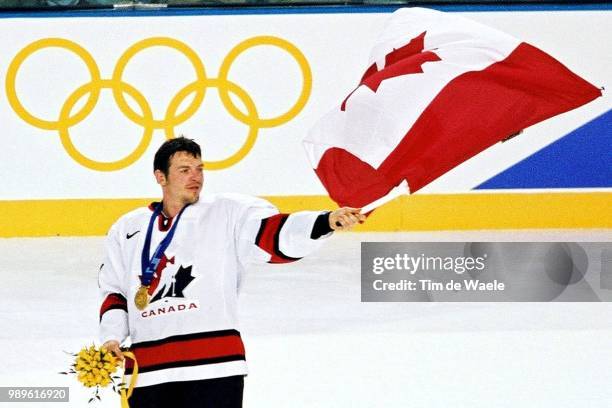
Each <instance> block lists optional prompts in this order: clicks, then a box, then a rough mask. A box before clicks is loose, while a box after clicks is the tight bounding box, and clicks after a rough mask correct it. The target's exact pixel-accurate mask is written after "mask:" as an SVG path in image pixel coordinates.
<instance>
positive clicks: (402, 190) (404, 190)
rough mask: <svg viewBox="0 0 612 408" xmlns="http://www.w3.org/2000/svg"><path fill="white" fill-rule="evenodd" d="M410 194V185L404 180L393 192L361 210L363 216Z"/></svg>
mask: <svg viewBox="0 0 612 408" xmlns="http://www.w3.org/2000/svg"><path fill="white" fill-rule="evenodd" d="M408 193H410V189H409V188H408V183H407V182H406V180H403V181H402V182H401V183H400V184H399V185H398V186H396V187H394V188H393V190H391V191H389V192H388V193H387V195H385V196H383V197H381V198H379V199H377V200H375V201H372V202H371V203H370V204H368V205H365V206H363V207H362V208H361V213H362V214H367V213H369V212H371V211H373V210H374V209H376V208H378V207H380V206H382V205H384V204H387V203H388V202H389V201H391V200H393V199H395V198H397V197H399V196H401V195H404V194H408Z"/></svg>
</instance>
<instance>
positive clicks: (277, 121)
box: [219, 36, 312, 127]
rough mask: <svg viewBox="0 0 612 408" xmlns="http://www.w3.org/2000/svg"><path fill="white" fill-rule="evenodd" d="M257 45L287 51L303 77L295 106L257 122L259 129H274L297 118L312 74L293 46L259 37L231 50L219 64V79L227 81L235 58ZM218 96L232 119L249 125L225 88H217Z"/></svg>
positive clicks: (272, 38)
mask: <svg viewBox="0 0 612 408" xmlns="http://www.w3.org/2000/svg"><path fill="white" fill-rule="evenodd" d="M258 45H272V46H275V47H278V48H281V49H283V50H285V51H287V52H288V53H289V54H290V55H291V56H292V57H293V58H295V60H296V62H297V63H298V65H299V66H300V69H301V71H302V75H303V81H304V83H303V84H302V92H301V93H300V96H299V97H298V100H297V101H296V102H295V104H294V105H293V106H292V107H291V108H290V109H289V110H288V111H287V112H285V113H284V114H282V115H279V116H278V117H276V118H270V119H259V120H258V121H257V125H258V126H259V127H274V126H278V125H281V124H283V123H286V122H288V121H289V120H291V119H292V118H294V117H295V116H297V114H298V113H300V111H301V110H302V108H304V106H305V105H306V102H307V101H308V97H309V96H310V91H311V90H312V73H311V72H310V66H309V65H308V61H307V60H306V57H304V54H302V53H301V52H300V50H299V49H298V48H297V47H296V46H295V45H293V44H291V43H290V42H288V41H286V40H283V39H281V38H278V37H271V36H261V37H253V38H249V39H248V40H245V41H243V42H241V43H240V44H238V45H236V46H235V47H234V48H232V50H231V51H230V52H229V53H228V54H227V57H225V59H224V60H223V63H222V64H221V68H220V69H219V79H220V80H222V81H227V76H228V75H229V70H230V68H231V66H232V64H233V63H234V61H235V60H236V58H238V56H239V55H240V54H241V53H243V52H244V51H246V50H248V49H249V48H252V47H256V46H258ZM219 96H220V97H221V101H222V102H223V106H225V108H226V109H227V110H228V111H229V112H230V113H231V114H232V116H233V117H235V118H236V119H238V120H239V121H241V122H242V123H244V124H248V123H249V118H247V117H246V116H245V115H244V114H243V113H242V112H240V110H239V109H238V108H236V105H234V103H233V102H232V100H231V98H230V97H229V95H228V93H227V90H226V89H225V88H219Z"/></svg>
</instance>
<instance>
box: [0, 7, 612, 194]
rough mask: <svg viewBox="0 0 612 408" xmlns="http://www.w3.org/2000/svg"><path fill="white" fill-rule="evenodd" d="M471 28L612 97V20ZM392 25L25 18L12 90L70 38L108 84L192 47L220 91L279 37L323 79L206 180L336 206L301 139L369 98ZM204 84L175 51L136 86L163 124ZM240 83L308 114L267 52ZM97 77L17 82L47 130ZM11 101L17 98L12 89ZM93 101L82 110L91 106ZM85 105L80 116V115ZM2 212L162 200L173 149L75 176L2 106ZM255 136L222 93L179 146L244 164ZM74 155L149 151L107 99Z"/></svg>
mask: <svg viewBox="0 0 612 408" xmlns="http://www.w3.org/2000/svg"><path fill="white" fill-rule="evenodd" d="M464 14H465V15H466V16H468V17H470V18H473V19H475V20H478V21H480V22H483V23H485V24H488V25H490V26H493V27H496V28H499V29H501V30H503V31H506V32H508V33H510V34H513V35H514V36H516V37H518V38H521V39H523V40H526V41H528V42H531V43H532V44H534V45H536V46H538V47H540V48H542V49H543V50H545V51H547V52H548V53H550V54H552V55H553V56H555V57H556V58H557V59H559V60H560V61H562V62H563V63H565V64H566V65H567V66H568V67H569V68H570V69H572V70H573V71H575V72H576V73H578V74H579V75H581V76H583V77H584V78H586V79H587V80H589V81H591V82H592V83H594V84H596V85H598V86H608V87H609V86H610V80H611V79H612V78H611V75H612V74H611V73H612V58H610V55H609V53H608V52H606V46H605V44H609V42H610V39H612V24H611V23H612V18H611V15H612V13H610V12H607V11H559V12H551V11H541V12H540V11H538V12H535V11H531V12H477V13H476V12H475V13H464ZM387 17H388V14H312V15H233V16H174V17H126V18H118V17H95V18H93V17H84V18H38V19H37V18H15V19H3V20H0V36H1V38H4V39H9V40H6V41H2V43H1V44H0V78H1V79H2V81H3V82H4V81H5V78H6V73H7V69H8V67H9V65H10V63H11V61H12V60H13V58H14V56H15V55H16V54H17V53H18V52H19V51H20V50H21V49H23V48H24V47H26V46H27V45H28V44H30V43H32V42H33V41H36V40H39V39H41V38H48V37H61V38H66V39H69V40H71V41H74V42H76V43H78V44H79V45H81V46H82V47H84V48H85V49H87V50H88V51H89V53H90V54H91V55H92V56H93V58H94V59H95V61H96V63H97V65H98V66H99V68H100V73H101V77H102V78H105V79H108V78H110V77H111V76H112V72H113V70H114V68H115V65H116V61H117V60H118V58H119V56H120V55H121V54H122V53H123V52H124V51H125V50H126V49H127V48H128V47H130V46H131V45H133V44H134V43H136V42H138V41H140V40H142V39H145V38H148V37H157V36H167V37H172V38H175V39H178V40H181V41H183V42H185V43H186V44H188V45H189V46H190V47H191V48H192V49H193V50H195V51H196V52H197V54H198V55H199V57H200V59H201V60H202V61H203V63H204V65H205V67H206V72H207V76H208V77H216V76H217V72H218V69H219V66H220V64H221V61H222V60H223V58H224V57H225V56H226V55H227V53H228V52H229V51H230V49H231V48H232V47H234V46H235V45H236V44H238V43H239V42H241V41H243V40H245V39H248V38H250V37H254V36H261V35H273V36H278V37H281V38H283V39H285V40H288V41H289V42H291V43H292V44H294V45H295V46H296V47H297V48H299V49H300V50H301V52H302V53H303V54H304V55H305V56H306V58H307V60H308V62H309V65H310V67H311V69H312V75H313V88H312V94H311V96H310V99H309V100H308V103H307V104H306V106H305V108H304V109H303V110H302V111H301V113H300V114H299V115H298V116H297V117H296V118H294V119H293V120H291V121H290V122H288V123H286V124H284V125H281V126H279V127H275V128H268V129H265V128H264V129H261V130H260V131H259V136H258V138H257V141H256V142H255V145H254V147H253V149H252V150H251V152H250V153H249V154H248V155H247V156H246V157H245V158H244V160H242V161H240V162H239V163H237V164H236V165H234V166H232V167H229V168H227V169H223V170H218V171H209V172H207V175H206V177H207V180H206V183H207V184H206V188H207V191H209V192H216V191H240V192H243V193H246V194H256V195H293V194H324V190H323V188H322V187H321V186H320V183H319V182H318V180H317V179H316V177H315V175H314V173H313V171H312V170H311V169H310V167H309V164H308V162H307V160H306V156H305V154H304V152H303V151H302V147H301V139H302V138H303V137H304V136H305V134H306V132H307V130H308V128H309V127H310V126H311V125H312V124H313V123H314V122H315V121H316V120H317V119H318V118H319V117H320V116H321V115H323V114H324V113H325V112H326V111H327V110H328V109H330V108H332V107H333V106H334V105H336V104H338V103H339V102H340V101H341V100H342V99H343V98H344V97H345V96H346V94H347V93H348V92H350V91H351V90H352V89H353V88H354V86H355V85H356V84H357V82H358V80H359V78H360V77H361V75H362V74H363V71H364V70H365V68H366V65H367V56H368V54H369V51H370V48H371V46H372V44H373V42H374V41H375V39H376V37H377V35H378V33H379V32H380V31H381V29H382V27H383V24H384V22H385V19H386V18H387ZM193 79H195V76H194V71H193V68H192V67H191V65H190V64H189V63H188V62H187V60H186V59H185V57H183V56H182V55H180V54H179V53H177V52H176V51H173V50H170V49H169V48H164V47H155V48H150V49H147V50H144V51H142V52H141V53H139V54H137V55H136V56H135V57H134V58H133V59H132V60H131V61H130V62H129V64H128V65H127V68H126V70H125V75H124V81H125V82H127V83H129V84H130V85H132V86H134V87H136V88H137V89H138V90H139V91H140V92H141V93H142V94H143V95H144V96H145V98H146V99H147V101H148V102H149V104H150V106H151V108H152V110H153V114H154V117H155V118H156V119H160V118H162V117H163V114H164V112H165V109H166V107H167V105H168V103H169V101H170V100H171V99H172V97H173V96H174V95H175V94H176V92H177V91H178V90H179V89H181V88H182V87H183V86H185V85H187V84H188V83H189V82H191V81H193ZM230 79H231V80H232V81H234V82H236V83H237V84H239V85H240V86H241V87H243V88H244V89H245V90H246V91H247V92H248V93H249V95H250V96H251V97H252V99H253V101H254V102H255V105H256V107H257V110H258V112H259V114H260V116H261V117H270V116H275V115H278V114H280V113H282V112H284V111H285V110H287V109H288V108H289V107H290V106H291V105H292V104H293V103H294V101H295V100H296V98H297V95H298V94H299V92H300V89H301V74H300V70H299V68H298V66H297V64H296V63H295V61H294V60H293V59H292V58H291V57H290V56H289V55H288V54H287V53H285V52H284V51H282V50H280V49H278V48H273V47H270V46H261V47H256V48H252V49H250V50H249V51H246V52H245V53H243V54H242V55H241V56H239V57H238V58H237V59H236V62H235V64H234V65H233V66H232V68H231V70H230ZM88 81H89V75H88V73H87V70H86V69H85V66H84V64H83V63H82V62H81V61H80V60H79V59H78V58H77V57H76V56H75V55H74V54H72V53H70V52H68V51H66V50H62V49H58V48H47V49H44V50H41V51H38V52H37V53H35V54H33V55H32V56H30V57H29V58H27V59H26V60H25V61H24V63H23V64H22V66H21V69H20V70H19V72H18V76H17V80H16V90H17V93H18V95H19V97H20V100H21V101H22V103H23V105H24V106H25V108H26V109H28V110H29V111H30V112H31V113H32V114H34V115H36V116H39V117H41V118H44V119H48V120H54V119H57V117H58V115H59V112H60V109H61V106H62V104H63V103H64V101H65V100H66V98H67V97H68V95H70V94H71V93H72V92H73V91H74V90H75V89H76V88H78V87H79V86H81V85H83V84H85V83H87V82H88ZM3 88H4V87H3ZM85 99H86V98H83V99H82V100H81V101H80V104H82V103H84V101H85ZM78 106H80V105H79V104H77V107H76V109H78ZM611 106H612V104H611V102H610V97H609V96H608V95H605V96H604V97H603V98H599V99H598V100H596V101H594V102H592V103H591V104H589V105H588V106H585V107H582V108H580V109H577V110H575V111H572V112H569V113H566V114H564V115H561V116H559V117H557V118H553V119H551V120H549V121H547V122H545V123H542V124H539V125H537V126H534V127H532V128H530V129H528V131H527V132H526V134H525V135H522V136H521V137H519V138H517V139H515V140H514V141H513V142H512V143H506V144H504V145H503V146H501V145H497V146H494V147H492V148H491V149H489V150H488V151H486V152H484V153H482V154H480V155H479V156H477V157H475V158H473V159H472V160H470V161H468V162H466V163H464V164H463V165H461V166H460V167H458V168H456V169H455V170H453V171H452V172H450V173H448V174H447V175H445V176H444V177H442V178H440V179H438V180H437V181H435V182H434V183H432V184H431V185H430V186H428V187H426V188H425V189H423V190H422V192H424V193H427V192H465V191H468V190H469V189H471V188H472V187H474V186H475V185H477V184H479V183H481V182H482V181H484V180H486V179H488V178H490V177H491V176H493V175H495V174H496V173H498V172H499V171H502V170H503V169H505V168H507V167H508V166H510V165H512V164H514V163H516V162H517V161H519V160H521V159H522V158H524V157H526V156H529V155H530V154H531V153H533V152H535V151H536V150H538V149H540V148H541V147H543V146H545V145H547V144H549V143H551V142H553V141H555V140H557V139H558V138H560V137H562V136H563V135H565V134H567V133H568V132H570V131H571V130H573V129H575V128H577V127H579V126H581V125H582V124H584V123H586V122H587V121H589V120H590V119H592V118H594V117H596V116H598V115H600V114H601V113H603V112H605V111H607V110H608V109H610V107H611ZM0 130H1V132H0V146H1V149H0V171H1V173H2V175H3V176H4V177H3V188H2V189H0V200H11V199H56V198H131V197H147V196H156V195H157V194H158V188H157V185H156V184H155V183H154V180H153V178H152V175H151V173H152V169H151V168H152V160H153V154H154V152H155V150H156V148H157V146H159V144H161V143H162V141H163V140H164V134H163V132H162V131H161V130H156V131H155V132H154V133H153V140H152V142H151V145H150V146H149V147H148V148H147V150H146V152H145V154H144V155H143V156H142V157H141V158H140V159H139V160H138V161H136V162H135V163H134V164H132V165H131V166H129V167H127V168H124V169H122V170H119V171H113V172H99V171H94V170H91V169H88V168H86V167H83V166H82V165H80V164H78V163H76V162H75V161H74V160H72V159H71V158H70V156H69V155H68V154H67V153H66V151H65V149H64V148H63V146H62V143H61V142H60V138H59V136H58V132H57V131H53V130H43V129H39V128H36V127H33V126H31V125H30V124H28V123H26V122H24V121H23V120H22V119H20V118H19V117H18V116H17V115H16V113H15V112H14V110H13V109H12V108H11V106H10V105H9V103H8V102H7V98H6V91H5V90H3V91H2V92H0ZM247 130H248V128H247V126H245V125H244V124H241V123H239V122H238V121H236V120H235V119H233V118H232V117H231V116H230V115H229V114H228V112H227V111H226V110H225V109H224V108H223V105H222V104H221V102H220V100H219V98H218V95H217V92H216V90H215V89H212V88H211V89H209V91H208V92H207V96H206V98H205V100H204V103H203V105H202V107H201V108H200V109H199V110H198V111H197V112H196V114H195V115H194V116H193V117H192V118H191V119H189V120H188V121H186V122H185V123H184V124H182V125H180V126H177V127H176V133H177V134H178V133H185V134H186V135H188V136H190V137H192V138H195V139H196V140H197V141H199V142H200V143H201V144H202V146H203V148H204V155H205V158H206V159H207V160H219V159H221V158H225V157H227V156H229V155H231V154H232V153H234V152H235V151H236V150H237V149H238V147H239V146H240V145H241V144H242V143H243V142H244V140H245V138H246V134H247ZM70 132H71V137H72V141H73V143H74V145H75V146H76V147H77V148H78V149H79V150H80V151H82V152H83V153H84V154H86V155H87V156H88V157H91V158H93V159H97V160H107V161H112V160H117V159H119V158H120V157H123V156H125V155H126V154H127V153H129V152H130V151H131V150H132V149H133V148H134V147H135V146H136V145H137V144H138V142H139V141H140V137H141V134H142V128H141V127H140V126H138V125H136V124H134V123H133V122H131V121H130V120H128V119H127V118H126V117H125V116H124V115H123V114H122V113H121V112H120V110H119V109H118V108H117V104H116V103H115V102H114V99H113V97H112V94H111V91H110V90H103V91H102V93H101V96H100V99H99V101H98V103H97V105H96V107H95V109H94V110H93V111H92V112H91V114H90V115H89V116H87V117H86V118H85V120H83V121H82V122H81V123H79V124H77V125H75V126H74V127H72V128H70Z"/></svg>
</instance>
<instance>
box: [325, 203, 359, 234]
mask: <svg viewBox="0 0 612 408" xmlns="http://www.w3.org/2000/svg"><path fill="white" fill-rule="evenodd" d="M365 220H366V216H365V215H363V214H362V213H361V208H351V207H342V208H338V209H337V210H335V211H332V212H331V213H330V214H329V227H330V228H331V229H333V230H334V231H348V230H350V229H351V228H353V227H354V226H355V225H357V224H363V223H364V222H365Z"/></svg>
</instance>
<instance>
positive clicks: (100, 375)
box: [60, 345, 138, 407]
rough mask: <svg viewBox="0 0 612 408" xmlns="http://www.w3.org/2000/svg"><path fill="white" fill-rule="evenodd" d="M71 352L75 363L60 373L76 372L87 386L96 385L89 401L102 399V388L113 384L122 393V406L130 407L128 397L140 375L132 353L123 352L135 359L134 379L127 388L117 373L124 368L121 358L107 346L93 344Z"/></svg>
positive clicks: (78, 378)
mask: <svg viewBox="0 0 612 408" xmlns="http://www.w3.org/2000/svg"><path fill="white" fill-rule="evenodd" d="M69 354H70V355H72V356H73V357H75V360H74V363H73V364H72V365H71V366H70V367H71V368H70V370H68V371H65V372H62V373H60V374H76V378H77V380H78V381H79V382H81V383H82V384H83V385H84V386H85V387H87V388H94V387H95V391H94V395H93V397H91V399H90V400H89V402H92V401H94V400H95V399H98V400H100V388H105V387H107V386H108V385H111V386H112V388H113V391H114V392H117V393H119V394H120V395H121V405H122V407H128V403H127V399H128V398H129V397H130V396H131V395H132V390H133V388H134V384H135V382H136V378H137V376H138V365H137V364H136V361H135V359H134V355H133V354H132V353H130V352H124V353H123V355H124V356H125V357H128V358H131V359H134V372H133V374H132V381H131V382H130V386H129V388H128V389H127V390H126V388H125V382H124V381H123V379H121V377H120V376H119V375H115V374H116V373H117V370H118V369H119V368H123V367H122V365H123V364H122V362H121V360H119V358H117V357H116V356H115V355H114V354H113V353H112V352H111V351H109V350H107V349H106V348H105V347H100V348H97V347H96V346H94V345H91V346H89V347H83V348H82V349H81V351H79V352H78V353H77V354H74V353H69ZM119 380H121V381H119ZM118 381H119V382H118Z"/></svg>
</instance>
